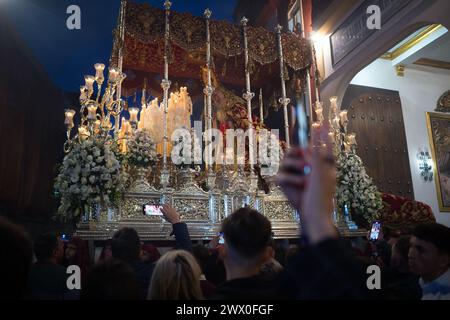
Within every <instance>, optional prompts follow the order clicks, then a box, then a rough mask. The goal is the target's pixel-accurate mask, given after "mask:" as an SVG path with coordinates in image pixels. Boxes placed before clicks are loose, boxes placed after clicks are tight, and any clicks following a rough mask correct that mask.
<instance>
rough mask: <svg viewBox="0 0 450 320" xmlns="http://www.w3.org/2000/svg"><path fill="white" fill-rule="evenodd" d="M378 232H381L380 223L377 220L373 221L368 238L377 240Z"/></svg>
mask: <svg viewBox="0 0 450 320" xmlns="http://www.w3.org/2000/svg"><path fill="white" fill-rule="evenodd" d="M380 232H381V223H380V222H379V221H375V222H374V223H372V228H371V230H370V235H369V240H370V241H378V239H379V238H380Z"/></svg>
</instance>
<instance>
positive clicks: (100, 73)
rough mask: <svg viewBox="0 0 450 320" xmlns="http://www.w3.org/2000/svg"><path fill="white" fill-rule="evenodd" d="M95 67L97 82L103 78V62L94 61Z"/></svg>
mask: <svg viewBox="0 0 450 320" xmlns="http://www.w3.org/2000/svg"><path fill="white" fill-rule="evenodd" d="M94 68H95V80H96V81H97V82H99V83H101V82H103V80H105V76H104V75H103V71H104V70H105V65H104V64H103V63H96V64H95V65H94Z"/></svg>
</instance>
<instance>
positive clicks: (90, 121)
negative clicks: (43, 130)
mask: <svg viewBox="0 0 450 320" xmlns="http://www.w3.org/2000/svg"><path fill="white" fill-rule="evenodd" d="M171 5H172V4H171V2H170V1H168V0H166V1H165V3H164V10H159V9H156V8H152V7H150V6H148V5H141V4H135V3H132V2H129V1H126V0H122V3H121V8H120V15H119V21H118V28H117V29H116V32H115V39H114V48H113V52H112V56H111V61H110V68H109V77H108V81H107V82H106V83H104V82H105V78H104V76H103V71H104V69H105V65H103V64H96V65H95V69H96V76H95V77H94V76H87V77H86V79H85V81H86V84H85V86H82V87H81V92H80V103H81V110H80V113H81V124H80V127H79V128H78V134H77V135H75V136H74V137H73V138H72V137H71V129H72V128H73V127H74V125H73V118H74V115H75V111H74V110H67V111H66V125H67V128H68V132H67V138H68V140H67V142H66V145H65V147H64V148H65V150H66V152H68V151H69V150H70V145H71V143H72V142H73V141H77V140H80V139H83V137H88V136H90V135H94V134H103V135H110V136H112V137H113V139H115V140H117V141H119V145H120V141H125V142H126V141H127V139H130V137H132V136H133V135H134V134H135V132H136V130H138V129H139V130H143V129H145V128H146V127H149V128H150V127H152V125H153V127H152V128H153V129H151V128H150V129H149V132H151V133H152V135H153V138H154V139H155V140H156V142H157V143H159V145H158V153H159V161H158V162H157V163H156V164H155V165H154V166H153V168H152V170H151V173H149V172H148V171H146V172H142V170H141V171H139V170H138V173H137V174H136V173H135V174H134V176H132V179H131V180H132V181H131V182H130V184H129V185H128V188H127V190H126V192H125V195H124V197H123V199H122V200H121V201H120V202H119V204H118V205H117V206H116V207H115V208H106V207H101V206H99V207H98V210H97V212H89V213H88V214H85V215H84V216H83V221H82V222H81V223H79V224H78V229H77V235H79V236H81V237H83V238H85V239H91V240H104V239H108V238H110V237H111V236H112V234H113V232H115V231H116V230H118V229H119V228H121V227H124V226H128V227H134V228H136V229H137V230H138V232H139V234H140V236H141V237H142V239H144V240H166V239H170V233H171V231H172V228H171V226H170V225H169V224H168V223H166V222H164V220H162V219H161V218H160V217H156V216H146V215H144V214H143V210H142V208H143V206H144V205H145V204H153V205H160V204H162V203H169V204H171V205H173V206H174V207H175V208H176V209H177V210H178V212H179V213H180V214H181V216H182V219H183V221H185V222H186V223H187V224H188V226H189V231H190V234H191V237H192V238H193V239H209V238H211V237H213V236H215V235H216V234H217V232H218V230H219V228H220V224H221V221H222V220H223V219H224V218H226V217H227V216H228V215H229V214H231V213H232V212H233V211H235V210H236V209H238V208H240V207H243V206H251V207H253V208H255V209H256V210H258V211H259V212H261V214H263V215H265V216H267V217H268V218H269V219H270V220H271V222H272V227H273V231H274V233H275V237H277V238H296V237H298V235H299V232H300V224H299V219H298V214H297V213H296V212H295V210H294V209H293V208H292V207H291V205H290V204H289V202H288V201H287V200H286V198H285V197H284V195H283V194H282V192H281V190H280V189H279V187H277V185H276V182H275V174H276V172H270V174H265V175H264V174H262V173H259V172H257V171H256V170H255V166H254V164H257V161H256V159H255V156H256V149H257V146H258V145H259V141H256V139H255V137H256V136H254V135H252V134H250V135H249V142H248V145H246V146H245V150H248V159H246V158H244V160H243V162H239V161H238V159H237V158H238V157H236V156H235V155H234V154H233V155H230V159H231V160H230V161H229V162H225V163H224V164H223V165H218V164H215V163H212V157H213V155H212V148H211V145H212V140H213V137H212V135H211V130H208V129H212V128H213V127H214V124H213V110H214V107H215V106H214V105H213V104H214V101H215V100H214V99H213V96H214V94H215V93H217V91H219V88H218V87H217V86H218V85H217V83H215V82H214V81H217V80H216V79H215V78H214V77H213V76H215V77H217V74H216V73H217V69H218V64H220V61H219V60H221V59H222V65H221V67H222V73H221V76H222V79H225V81H226V78H227V76H226V69H227V68H230V65H231V68H233V66H232V64H233V63H232V58H233V57H234V62H235V64H234V68H237V67H238V66H239V64H240V62H237V61H238V58H240V59H242V60H243V62H244V65H243V66H242V67H243V69H244V73H245V77H244V78H245V82H244V83H243V85H244V86H245V92H244V94H243V101H245V107H243V106H242V103H241V105H240V106H241V107H243V108H241V109H239V110H244V111H243V112H244V116H243V119H240V120H242V122H238V123H241V124H242V125H241V128H242V129H248V130H249V131H250V132H252V131H257V130H259V129H260V128H261V126H264V111H263V98H262V89H261V91H260V95H259V109H260V119H259V121H255V117H254V115H253V114H252V113H254V112H253V111H254V110H253V109H254V108H253V106H252V99H253V98H254V96H255V94H254V93H253V92H252V75H253V77H254V79H255V81H257V80H258V79H257V77H256V76H255V70H254V69H255V66H254V62H255V61H257V62H258V63H260V70H262V72H272V74H273V70H271V68H272V64H274V63H276V62H277V60H278V61H279V74H278V76H279V77H280V79H281V91H280V97H279V103H280V104H281V105H282V107H283V120H284V134H285V139H286V144H285V146H286V147H287V148H289V147H290V132H289V131H290V128H289V120H288V107H289V104H290V99H289V97H288V96H287V89H286V80H287V73H288V69H287V65H288V66H289V67H290V68H291V69H292V70H294V71H299V72H303V73H304V74H306V73H305V71H306V70H307V69H308V68H309V66H310V65H311V60H312V57H311V52H312V51H311V48H310V45H309V42H308V41H306V40H305V39H304V38H302V37H300V36H299V35H295V34H292V33H282V27H281V26H277V28H276V29H275V32H274V33H272V32H269V31H267V30H265V29H262V28H254V27H249V26H248V20H247V19H246V18H245V17H244V18H243V19H242V20H241V25H240V27H239V26H235V25H232V24H228V23H225V22H223V21H212V20H211V16H212V12H211V11H210V10H209V9H206V10H205V12H204V19H203V21H202V19H201V18H199V17H193V16H190V15H187V14H178V13H173V12H171ZM180 21H182V24H181V22H180ZM174 25H175V26H174ZM172 30H173V32H172ZM211 30H213V32H214V36H212V34H211ZM249 32H250V37H249ZM161 37H163V39H161ZM180 48H181V49H180ZM182 49H183V50H182ZM213 49H214V51H215V52H220V54H221V58H220V57H219V58H218V59H217V60H215V61H213V54H212V51H213ZM283 49H286V52H287V53H288V54H287V55H285V54H284V53H283ZM181 53H183V54H185V57H186V59H185V60H182V61H181V63H180V64H181V67H180V66H178V67H179V68H180V70H177V71H178V72H180V73H183V72H184V73H185V75H186V74H191V75H192V73H190V69H191V70H192V68H193V67H192V65H189V63H190V62H189V61H191V60H196V61H198V60H202V59H203V62H204V65H205V68H206V73H205V74H206V79H204V80H205V81H204V88H203V95H204V99H203V101H204V106H203V110H204V117H203V119H205V124H204V129H205V132H206V133H207V134H206V135H205V136H204V137H202V134H200V136H199V135H198V134H197V135H196V134H195V133H194V130H192V128H190V127H189V128H187V129H189V130H190V131H191V132H192V141H196V142H197V143H200V145H201V146H202V147H203V146H204V149H205V151H206V156H205V157H206V159H205V162H206V165H197V166H195V168H194V166H192V165H191V166H175V165H173V164H172V163H171V161H169V152H170V149H172V148H173V147H174V145H173V141H169V133H172V132H173V129H174V128H173V126H175V125H176V124H174V123H177V124H178V125H179V123H184V124H185V125H186V126H187V123H186V120H184V122H182V121H181V122H180V121H178V120H177V121H175V120H170V121H169V120H168V119H169V118H170V119H173V117H174V115H173V114H171V110H175V109H173V108H175V107H173V106H174V105H176V104H177V103H180V102H179V101H180V100H183V101H184V102H183V103H182V104H184V107H183V108H184V109H185V108H188V107H186V106H190V108H191V110H190V112H191V113H192V102H189V99H190V98H189V97H188V94H187V89H186V88H181V89H180V91H179V93H175V94H174V93H172V94H170V89H171V87H172V82H171V81H170V78H169V71H170V66H171V64H172V65H174V60H175V59H177V57H178V56H180V54H181ZM158 57H160V58H162V61H163V68H162V70H161V68H160V63H159V62H161V60H158V59H159V58H158ZM230 58H231V59H230ZM148 59H153V60H155V63H153V64H152V63H149V64H146V61H147V60H148ZM230 60H231V61H230ZM124 61H125V64H126V67H127V68H129V69H139V66H146V68H147V70H145V71H152V72H153V73H159V74H162V80H161V83H160V87H161V88H162V102H161V104H159V102H158V100H157V98H155V99H154V100H152V101H151V102H150V101H147V97H146V93H147V81H146V85H145V86H144V88H143V90H142V97H141V101H142V103H141V104H142V108H141V109H139V108H129V107H127V105H126V103H125V101H124V99H123V90H124V84H125V83H126V81H130V83H132V82H133V80H132V79H130V80H128V79H127V80H125V79H126V78H127V77H126V76H125V72H124ZM186 61H188V62H186ZM158 63H159V64H158ZM214 68H215V69H216V72H215V73H214V74H213V69H214ZM144 69H145V68H144ZM149 69H151V70H149ZM252 69H253V70H252ZM268 70H269V71H268ZM252 72H253V74H252ZM134 73H135V74H134V75H135V76H136V74H137V72H134ZM229 74H230V73H229ZM231 74H233V72H231ZM128 78H130V77H128ZM261 78H262V79H264V77H260V78H259V83H258V86H261V85H260V83H261ZM95 82H96V83H97V86H98V88H97V89H98V93H97V96H96V98H95V99H94V98H93V97H92V96H93V94H94V83H95ZM134 83H136V81H134ZM141 83H142V82H141ZM104 84H105V85H106V88H105V91H104V92H105V93H104V95H103V97H102V96H101V89H102V85H104ZM214 84H215V85H216V87H215V86H214ZM148 86H149V87H151V84H150V83H148ZM217 94H219V93H217ZM274 95H276V90H275V93H274ZM219 96H221V97H222V96H225V98H227V97H229V100H227V101H226V104H227V105H232V103H231V102H230V101H234V102H235V101H240V98H239V97H232V95H231V93H230V92H229V91H227V90H226V89H223V90H222V91H221V92H220V95H219ZM181 97H183V99H181ZM186 101H188V102H186ZM234 102H233V103H234ZM238 103H240V102H238ZM183 108H182V109H180V110H184V109H183ZM126 109H127V110H126ZM230 110H231V111H230ZM230 110H228V111H227V112H228V114H231V115H232V116H233V112H236V109H230ZM245 111H246V114H245ZM320 111H321V110H319V112H320ZM180 112H181V111H180ZM86 113H87V115H86ZM126 113H128V114H129V118H128V119H126V118H125V117H124V114H126ZM174 113H176V114H179V113H178V112H174ZM139 114H140V120H139V117H138V116H139ZM156 117H157V119H156ZM304 118H305V119H306V115H304ZM184 119H186V116H185V117H184ZM111 120H113V121H114V126H113V125H112V123H111ZM155 120H156V121H155ZM240 120H239V121H240ZM187 121H189V118H188V120H187ZM150 122H155V123H153V124H152V123H150ZM161 122H162V124H163V126H162V131H163V132H162V133H161V128H160V127H159V125H160V124H161ZM156 125H158V127H155V126H156ZM257 127H258V128H257ZM155 128H156V129H155ZM161 134H162V141H161ZM202 140H203V141H202ZM122 145H123V147H124V148H125V150H122V151H123V152H126V143H123V144H122ZM277 147H278V145H277ZM233 150H234V146H233ZM228 156H229V155H227V154H226V155H225V159H227V157H228ZM144 171H145V170H144ZM263 184H264V185H265V186H266V188H263V186H262V185H263Z"/></svg>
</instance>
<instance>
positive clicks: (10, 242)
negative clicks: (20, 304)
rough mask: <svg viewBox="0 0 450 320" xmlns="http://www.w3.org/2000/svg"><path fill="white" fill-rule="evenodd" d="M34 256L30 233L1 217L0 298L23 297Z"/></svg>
mask: <svg viewBox="0 0 450 320" xmlns="http://www.w3.org/2000/svg"><path fill="white" fill-rule="evenodd" d="M32 258H33V250H32V245H31V241H30V239H29V237H28V234H27V233H26V232H25V231H24V230H23V229H22V228H20V227H18V226H16V225H14V224H12V223H11V222H9V221H8V220H6V219H4V218H1V217H0V274H1V275H2V280H1V283H2V285H1V287H2V289H1V290H0V300H4V299H21V298H23V296H24V293H25V289H26V284H27V281H28V273H29V271H30V266H31V260H32Z"/></svg>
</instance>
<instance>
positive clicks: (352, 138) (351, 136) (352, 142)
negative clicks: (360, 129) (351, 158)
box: [347, 133, 356, 146]
mask: <svg viewBox="0 0 450 320" xmlns="http://www.w3.org/2000/svg"><path fill="white" fill-rule="evenodd" d="M347 141H348V144H349V145H350V146H354V145H356V134H355V133H350V134H349V135H348V136H347Z"/></svg>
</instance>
